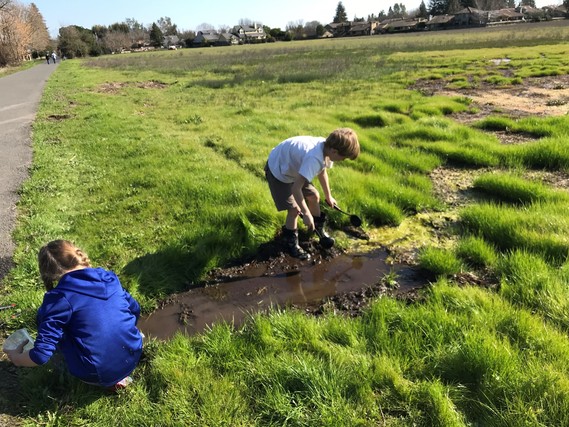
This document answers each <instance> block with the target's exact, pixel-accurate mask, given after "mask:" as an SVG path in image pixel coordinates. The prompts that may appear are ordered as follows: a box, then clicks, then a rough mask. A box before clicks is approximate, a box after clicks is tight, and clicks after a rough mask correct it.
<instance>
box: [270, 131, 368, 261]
mask: <svg viewBox="0 0 569 427" xmlns="http://www.w3.org/2000/svg"><path fill="white" fill-rule="evenodd" d="M359 154H360V144H359V142H358V137H357V135H356V133H355V132H354V131H353V130H352V129H350V128H340V129H336V130H335V131H334V132H332V133H331V134H330V135H328V137H327V138H326V139H325V138H322V137H314V136H295V137H292V138H288V139H286V140H285V141H283V142H281V143H280V144H279V145H277V146H276V147H275V148H273V150H272V151H271V153H270V154H269V159H268V161H267V164H266V166H265V176H266V177H267V181H268V183H269V189H270V190H271V195H272V197H273V200H274V202H275V206H276V208H277V210H279V211H283V210H286V211H287V216H286V222H285V225H284V226H283V237H284V241H285V245H286V246H287V249H288V251H289V253H290V255H292V256H293V257H295V258H298V259H301V260H307V259H310V254H308V253H307V252H306V251H304V249H302V248H301V247H300V246H299V244H298V228H297V217H298V216H299V215H301V216H302V220H303V222H304V224H305V225H306V227H307V228H308V230H309V231H316V232H317V233H318V235H319V236H320V238H321V239H323V238H327V239H329V238H330V236H328V234H327V233H326V231H325V230H324V223H325V221H326V218H325V215H324V213H323V212H321V211H320V194H319V192H318V190H317V189H316V188H315V187H314V186H313V185H312V183H311V181H312V179H313V178H314V177H315V176H317V177H318V180H319V181H320V185H321V186H322V190H323V191H324V197H325V200H326V203H327V204H328V205H329V206H331V207H333V206H334V205H336V200H335V199H334V198H333V197H332V192H331V191H330V183H329V180H328V173H327V172H326V170H327V169H329V168H331V167H332V165H333V163H334V162H339V161H342V160H345V159H351V160H355V159H356V158H357V157H358V155H359Z"/></svg>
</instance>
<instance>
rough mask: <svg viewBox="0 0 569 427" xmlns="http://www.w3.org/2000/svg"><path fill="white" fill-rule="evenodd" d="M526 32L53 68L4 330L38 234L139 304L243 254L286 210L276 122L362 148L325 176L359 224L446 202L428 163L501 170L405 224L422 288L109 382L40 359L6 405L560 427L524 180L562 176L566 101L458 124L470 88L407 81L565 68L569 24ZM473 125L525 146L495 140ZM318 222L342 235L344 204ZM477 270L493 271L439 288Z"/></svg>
mask: <svg viewBox="0 0 569 427" xmlns="http://www.w3.org/2000/svg"><path fill="white" fill-rule="evenodd" d="M519 28H521V27H518V28H516V30H514V29H512V28H507V29H504V31H505V32H502V33H500V32H498V31H488V32H472V33H471V32H469V33H462V32H448V33H446V32H445V33H441V34H425V35H424V37H416V36H414V35H408V36H389V37H372V38H361V39H360V38H358V39H349V40H327V41H319V42H314V43H308V42H307V43H304V42H298V43H291V44H284V43H282V44H275V45H264V46H246V47H236V48H228V49H222V48H220V49H195V50H183V51H176V52H163V53H152V54H129V55H125V56H112V57H102V58H97V59H93V60H86V61H82V62H81V61H75V60H73V61H65V62H64V63H62V64H61V65H60V66H59V68H58V70H57V71H56V72H55V73H54V74H53V76H52V78H51V79H50V81H49V82H48V85H47V88H46V91H45V96H44V98H43V100H42V104H41V108H40V111H39V114H38V118H37V120H36V123H35V125H34V164H33V166H32V168H31V171H30V173H31V176H30V179H29V180H28V181H27V182H26V184H25V185H24V187H23V189H22V191H21V202H20V204H19V206H18V209H19V220H18V227H17V230H16V232H15V234H14V237H15V240H16V242H17V244H18V247H17V251H16V254H15V262H16V268H15V269H14V270H13V271H12V273H11V275H10V277H9V278H8V279H7V280H6V283H5V289H4V290H3V292H2V300H4V299H5V300H6V301H7V302H15V303H17V304H18V307H20V308H21V309H22V311H21V314H20V316H18V317H16V318H14V319H11V318H10V317H9V314H8V313H0V315H1V316H2V317H1V320H2V322H4V323H5V325H6V326H5V328H7V329H10V330H11V329H15V328H17V327H20V326H26V327H28V328H29V329H30V330H32V331H33V330H34V323H33V322H34V317H35V312H36V309H37V307H38V306H39V304H41V297H42V291H41V286H40V282H39V278H38V272H37V266H36V253H37V250H38V248H39V247H40V246H41V245H42V244H44V243H45V242H46V241H48V240H52V239H55V238H67V239H71V240H73V241H75V242H76V243H77V244H78V245H79V246H81V247H83V248H84V249H85V250H86V251H87V252H88V253H89V255H90V257H91V259H92V260H94V261H95V263H97V264H98V265H102V266H104V267H106V268H111V269H114V270H115V271H117V273H118V274H119V276H120V277H121V280H122V281H123V284H124V285H125V286H126V287H127V288H128V289H129V290H130V291H131V293H132V294H133V295H135V296H136V298H137V299H138V300H139V301H140V302H141V303H142V305H143V308H144V310H145V312H149V311H150V310H151V309H152V308H154V307H155V306H156V304H157V303H158V300H159V299H160V298H163V297H165V296H168V295H170V294H172V293H174V292H177V291H181V290H185V289H187V288H188V287H191V286H192V285H193V284H195V283H196V282H197V281H198V280H199V279H200V278H201V277H203V276H204V274H205V273H207V272H208V271H209V270H210V269H212V268H215V267H218V266H220V265H223V264H224V263H226V262H228V261H231V260H233V259H235V258H238V257H240V256H244V255H246V254H248V253H253V252H254V251H256V250H257V248H258V246H259V245H260V244H261V243H264V242H267V241H269V240H271V239H272V238H273V237H274V235H275V233H276V232H277V230H278V229H279V227H280V224H281V223H282V221H283V216H282V214H278V213H276V212H274V209H273V206H272V202H271V200H270V195H269V194H268V190H267V188H266V184H265V182H264V178H263V174H262V170H263V166H264V163H265V161H266V157H267V155H268V153H269V151H270V150H271V148H272V147H273V146H274V145H275V144H277V143H278V142H280V141H281V140H283V139H285V138H287V137H289V136H292V135H296V134H314V135H326V134H327V133H328V132H330V131H331V130H333V129H334V128H336V127H339V126H350V127H353V128H354V129H356V131H357V132H358V134H359V136H360V141H361V145H362V155H361V157H360V158H359V159H358V160H356V161H354V162H349V161H348V162H343V163H341V164H338V165H335V167H334V168H333V169H332V170H331V171H330V176H331V183H332V189H333V191H334V195H335V197H336V198H337V199H338V201H339V202H340V205H341V206H342V207H343V208H344V209H346V210H348V211H350V212H353V213H356V214H358V215H360V216H361V217H362V218H363V219H364V221H365V225H366V227H369V228H370V229H372V228H373V227H375V226H381V227H389V228H396V227H398V226H399V225H400V224H402V223H403V221H405V219H406V218H408V217H409V216H413V215H415V214H417V213H422V214H424V213H427V214H428V213H433V212H444V211H445V209H446V206H445V205H444V204H443V203H442V202H441V201H439V200H437V199H436V197H435V196H434V195H433V187H432V183H431V181H430V179H429V173H430V172H431V171H432V170H434V169H435V168H437V167H439V166H442V165H452V166H454V167H456V166H462V167H465V168H470V169H473V170H476V169H478V168H485V169H486V168H492V169H495V170H496V172H492V173H487V174H483V175H482V176H481V177H480V178H478V179H477V180H476V181H475V183H474V186H473V190H474V191H476V192H477V193H478V194H479V195H480V201H478V202H474V201H473V203H472V204H471V205H469V206H466V207H464V208H462V209H461V210H460V211H459V212H458V214H457V220H456V225H457V226H456V227H453V228H452V229H449V230H445V231H446V232H447V233H449V234H453V235H454V237H455V239H456V244H455V245H454V246H453V247H451V248H447V247H445V248H442V247H434V246H433V247H430V246H424V242H423V241H420V239H417V241H416V242H415V246H416V247H419V248H421V257H420V262H421V265H422V266H423V267H424V268H425V269H427V270H429V272H430V273H431V274H432V273H435V274H436V275H437V280H436V282H435V283H433V284H432V285H431V286H429V287H428V288H426V289H425V290H424V291H423V292H422V294H421V295H420V297H421V298H419V300H418V301H416V302H415V303H413V304H409V303H408V302H404V301H398V300H396V299H393V298H379V299H378V300H376V301H375V302H373V304H372V305H371V306H370V307H369V309H368V310H367V312H366V313H365V315H364V316H362V317H361V318H356V319H348V318H344V317H342V316H339V315H336V314H334V313H333V312H329V313H326V315H324V316H322V317H321V318H318V319H314V318H310V317H307V316H306V315H305V314H304V313H301V312H297V311H294V310H283V311H274V312H272V313H271V314H270V315H265V314H253V315H252V316H251V319H250V321H249V322H248V323H246V324H245V325H244V326H243V327H242V328H241V329H238V330H237V329H235V328H233V327H232V326H231V325H217V326H215V327H213V328H212V329H211V330H210V331H208V332H206V333H204V334H203V335H200V336H195V337H185V336H177V337H175V338H174V339H173V340H171V341H169V342H165V343H163V342H157V341H151V342H150V343H148V344H147V346H146V350H145V352H146V355H145V360H144V361H143V363H142V364H141V366H140V367H139V368H138V369H137V370H136V371H135V373H134V377H135V382H134V383H133V385H132V386H131V387H129V388H128V389H127V390H125V391H123V392H121V393H119V394H117V395H108V394H106V393H103V392H100V391H98V390H95V389H93V388H91V387H89V386H87V385H84V384H81V383H80V382H78V381H76V380H74V379H73V378H70V377H69V376H66V375H62V376H60V375H57V374H56V372H54V371H53V368H52V367H50V366H46V367H43V368H38V369H34V370H28V371H24V370H22V371H21V379H22V382H23V386H24V387H23V389H22V390H23V395H22V396H20V399H19V402H26V405H25V406H21V408H22V409H21V410H19V412H18V413H17V415H18V416H19V417H21V419H22V420H23V421H25V422H28V423H29V424H34V425H38V424H39V425H46V426H55V425H82V424H89V425H116V426H127V425H128V426H131V425H164V426H175V425H200V426H207V425H211V426H219V425H232V426H240V425H241V426H252V425H259V426H266V425H279V426H281V425H295V426H314V425H322V426H324V425H330V426H338V425H345V426H356V425H359V426H368V425H369V426H372V425H374V426H375V425H393V426H397V425H425V426H431V425H441V426H442V425H444V426H467V425H497V426H513V425H567V424H569V420H567V414H568V413H569V411H568V410H567V409H568V408H569V386H568V384H569V372H568V370H567V366H569V363H568V362H569V341H568V340H567V337H566V332H567V326H566V325H567V324H568V322H567V321H568V320H569V319H567V313H568V312H569V311H568V304H569V295H568V294H567V289H569V287H568V285H569V283H568V282H569V267H568V264H567V259H568V257H567V255H568V251H569V241H568V238H567V236H569V233H568V232H569V216H568V213H567V209H566V206H567V193H566V191H563V190H555V189H553V188H552V187H550V186H548V185H545V184H542V183H540V182H536V181H530V180H528V179H526V178H523V176H524V175H523V172H524V171H525V170H528V169H539V170H541V169H545V170H548V171H551V172H565V173H566V172H568V171H569V163H568V161H567V159H568V153H569V150H568V148H567V144H566V142H565V141H566V136H567V135H566V129H567V125H568V123H567V122H568V118H567V117H559V118H545V119H544V118H527V119H519V120H518V119H516V118H511V117H502V116H499V117H498V116H496V117H490V118H487V119H485V120H482V121H480V122H478V123H476V124H474V125H473V126H465V125H461V124H458V123H456V122H455V121H454V120H453V119H452V118H451V117H452V114H453V113H458V112H466V111H469V109H470V108H471V106H470V102H469V100H468V99H465V98H445V97H439V96H436V97H428V96H424V95H422V94H421V93H419V92H416V91H409V90H408V89H407V88H408V86H409V85H410V84H411V83H414V82H415V81H417V80H419V79H441V80H445V81H446V80H447V79H455V81H456V82H460V81H463V82H471V81H474V80H475V79H476V78H486V77H487V76H492V75H494V74H491V73H493V72H494V71H495V69H494V68H495V66H494V65H492V64H491V63H489V59H492V58H505V57H508V58H510V59H511V62H510V63H509V64H508V71H509V72H512V73H514V77H519V78H522V79H523V78H525V77H527V76H530V75H535V73H537V72H538V71H539V69H538V68H539V67H542V70H541V71H542V72H548V70H551V69H553V68H555V69H557V70H560V72H563V73H567V72H568V71H569V69H568V67H569V60H568V59H567V58H568V55H567V47H566V44H564V43H563V40H566V37H567V34H566V31H567V30H566V29H565V28H566V27H553V28H554V29H553V30H551V31H549V32H547V30H545V29H544V27H541V26H539V27H537V26H536V27H533V26H527V27H524V29H525V30H526V31H519ZM560 28H562V29H560ZM538 31H539V32H538ZM552 31H553V32H552ZM548 40H551V43H552V44H550V45H546V41H548ZM553 40H555V41H553ZM497 41H500V46H502V47H501V48H494V47H487V46H495V45H496V43H497ZM516 46H523V47H520V48H518V47H516ZM506 47H507V49H506ZM451 49H458V50H451ZM461 79H462V80H461ZM498 83H500V84H511V83H515V82H513V81H509V82H508V81H500V82H498ZM488 130H501V131H506V130H507V131H508V132H518V133H525V134H530V135H532V136H533V137H534V138H535V140H533V141H531V142H529V143H526V144H523V145H515V146H503V145H501V144H500V143H499V141H498V140H497V139H496V138H495V137H493V136H492V135H490V134H488V133H487V132H486V131H488ZM330 216H331V220H332V226H333V231H332V232H333V233H336V234H338V235H339V233H340V231H339V228H340V226H341V225H342V224H343V223H344V222H345V221H347V219H346V218H345V217H343V216H341V215H339V214H337V213H335V212H330ZM411 238H412V237H411ZM338 240H339V241H342V242H347V240H346V239H338ZM344 244H347V243H344ZM481 271H485V272H491V273H492V275H493V276H494V277H496V278H497V281H498V283H497V286H495V289H482V288H478V287H476V286H460V287H459V286H456V284H455V283H454V275H455V274H456V273H462V272H469V273H472V274H477V273H479V272H481ZM372 279H373V278H372ZM377 280H380V278H377Z"/></svg>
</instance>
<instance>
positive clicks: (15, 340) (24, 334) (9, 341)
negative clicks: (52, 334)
mask: <svg viewBox="0 0 569 427" xmlns="http://www.w3.org/2000/svg"><path fill="white" fill-rule="evenodd" d="M26 341H28V342H27V344H26V345H25V346H24V350H23V351H26V350H31V349H32V348H34V340H33V339H32V337H31V336H30V334H28V331H27V330H26V329H25V328H23V329H18V330H17V331H16V332H14V333H13V334H12V335H10V336H9V337H8V338H6V341H4V345H3V346H2V350H3V351H12V350H16V349H17V348H18V346H20V345H21V344H22V343H24V342H26Z"/></svg>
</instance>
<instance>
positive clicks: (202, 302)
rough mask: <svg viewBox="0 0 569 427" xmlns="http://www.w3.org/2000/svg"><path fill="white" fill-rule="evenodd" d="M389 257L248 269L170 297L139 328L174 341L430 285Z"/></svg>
mask: <svg viewBox="0 0 569 427" xmlns="http://www.w3.org/2000/svg"><path fill="white" fill-rule="evenodd" d="M387 258H388V253H387V251H386V250H385V249H375V250H374V251H372V252H369V253H360V254H350V255H347V254H342V255H339V256H337V257H334V258H332V259H330V260H326V261H322V262H320V263H316V264H315V263H312V262H306V263H298V264H295V265H294V267H295V268H294V269H292V270H289V271H278V269H275V268H274V267H273V266H271V264H270V263H269V264H267V263H265V264H260V265H259V264H251V265H246V266H245V267H244V268H242V269H240V270H239V274H236V275H231V276H228V277H222V278H220V279H219V280H221V283H215V284H206V285H204V286H202V287H197V288H193V289H191V290H190V291H188V292H186V293H182V294H178V295H175V296H172V297H170V298H169V299H168V300H167V301H165V302H164V303H163V304H162V305H161V307H160V308H159V309H157V310H155V311H154V312H152V313H151V314H150V315H148V316H146V317H143V318H141V319H140V321H139V323H138V326H139V328H140V329H141V330H142V332H144V334H145V335H146V336H149V337H154V338H158V339H168V338H171V337H172V336H173V335H174V334H175V333H176V332H178V331H180V332H182V333H185V334H189V335H192V334H196V333H199V332H202V331H204V330H205V329H207V328H208V327H210V326H211V325H213V324H214V323H217V322H229V323H233V324H234V325H235V326H237V327H238V326H239V325H241V324H242V322H243V321H244V320H245V319H246V317H247V316H248V315H249V314H251V313H256V312H260V311H266V310H268V309H269V308H271V307H290V306H295V307H302V308H305V309H306V311H307V312H317V311H318V307H319V306H321V305H322V304H323V303H324V301H326V300H330V299H336V301H337V302H338V301H340V305H342V304H344V305H348V304H349V303H350V301H353V300H354V299H356V300H358V301H359V304H361V301H362V296H364V297H365V295H366V292H367V293H368V294H369V291H370V290H372V289H374V290H375V291H374V293H373V294H374V295H377V294H378V293H379V290H380V289H382V290H383V292H384V293H386V292H391V293H406V292H409V291H412V290H414V289H417V288H420V287H423V286H425V285H426V284H427V280H426V278H425V277H423V275H422V274H421V272H420V271H419V270H418V269H416V268H413V267H410V266H409V265H406V264H400V265H398V264H388V263H386V260H387ZM386 278H389V280H388V281H387V280H386ZM386 282H389V283H388V284H387V283H386ZM354 295H357V297H354ZM342 300H345V302H342Z"/></svg>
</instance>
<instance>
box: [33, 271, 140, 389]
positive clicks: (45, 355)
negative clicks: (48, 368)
mask: <svg viewBox="0 0 569 427" xmlns="http://www.w3.org/2000/svg"><path fill="white" fill-rule="evenodd" d="M139 315H140V305H139V304H138V302H137V301H136V300H135V299H134V298H133V297H132V296H131V295H130V294H129V293H128V292H127V291H126V290H124V289H123V287H122V285H121V283H120V282H119V279H118V277H117V276H116V274H115V273H113V272H112V271H107V270H104V269H102V268H85V269H82V270H75V271H71V272H69V273H67V274H65V275H64V276H63V277H62V278H61V279H60V280H59V283H58V284H57V286H56V287H54V288H53V289H52V290H50V291H48V292H46V294H45V295H44V299H43V303H42V305H41V307H40V308H39V310H38V334H37V338H36V341H35V343H34V348H33V349H32V350H30V353H29V354H30V358H31V359H32V360H33V361H34V362H35V363H36V364H38V365H43V364H44V363H46V362H47V361H48V360H49V359H50V358H51V356H52V355H53V353H54V352H55V351H56V350H59V351H61V353H62V354H63V357H64V358H65V362H66V364H67V367H68V369H69V372H70V373H71V374H72V375H74V376H76V377H78V378H79V379H81V380H83V381H85V382H88V383H93V384H99V385H101V386H104V387H109V386H112V385H114V384H116V383H117V382H118V381H120V380H122V379H123V378H125V377H127V376H128V375H130V373H131V372H132V371H133V370H134V368H135V367H136V365H137V364H138V361H139V359H140V354H141V352H142V337H141V335H140V332H139V331H138V329H137V327H136V322H137V321H138V317H139Z"/></svg>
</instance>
